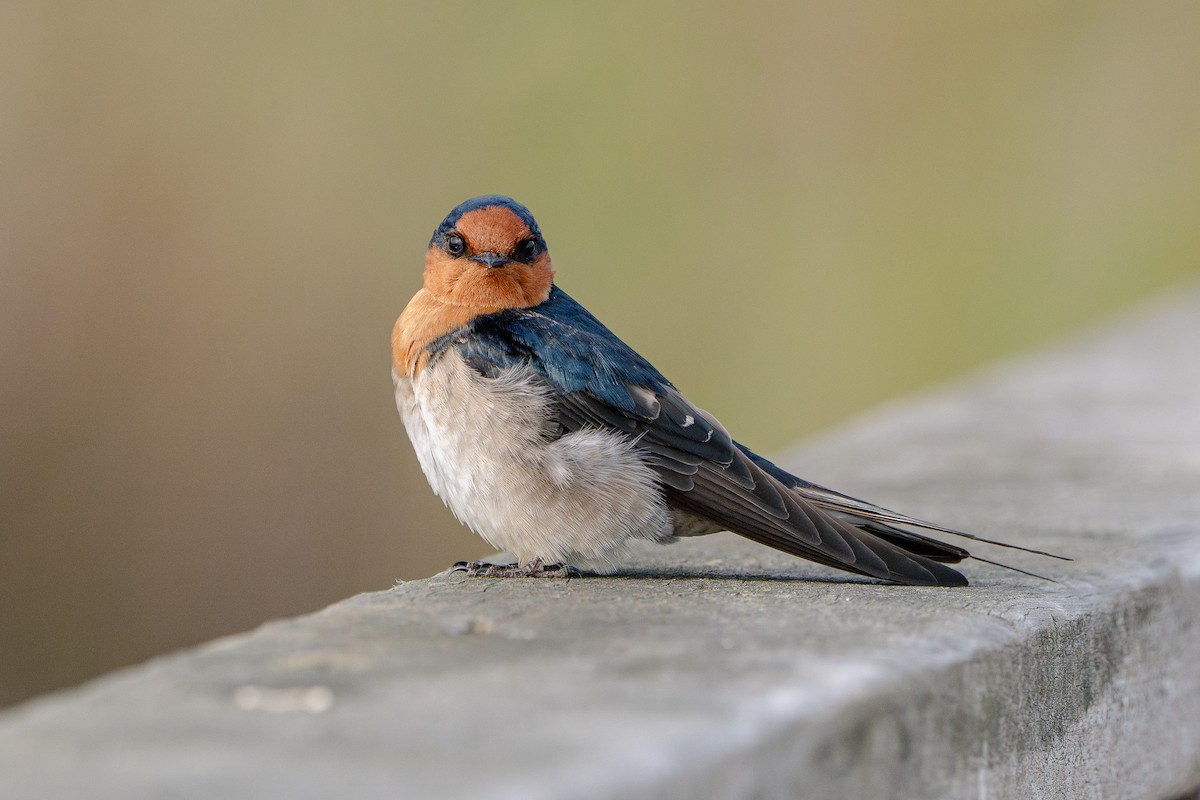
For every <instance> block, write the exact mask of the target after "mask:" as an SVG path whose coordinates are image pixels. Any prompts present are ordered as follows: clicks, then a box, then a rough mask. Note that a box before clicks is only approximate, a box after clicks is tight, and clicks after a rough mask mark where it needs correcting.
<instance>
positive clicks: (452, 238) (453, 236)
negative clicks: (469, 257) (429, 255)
mask: <svg viewBox="0 0 1200 800" xmlns="http://www.w3.org/2000/svg"><path fill="white" fill-rule="evenodd" d="M446 252H447V253H449V254H450V255H452V256H454V257H455V258H457V257H459V256H461V255H462V254H463V253H465V252H467V243H466V242H464V241H463V238H462V237H461V236H459V235H458V234H457V233H448V234H446Z"/></svg>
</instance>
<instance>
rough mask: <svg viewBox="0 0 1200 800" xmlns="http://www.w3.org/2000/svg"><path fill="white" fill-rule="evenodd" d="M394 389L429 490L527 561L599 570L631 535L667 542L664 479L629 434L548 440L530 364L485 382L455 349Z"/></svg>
mask: <svg viewBox="0 0 1200 800" xmlns="http://www.w3.org/2000/svg"><path fill="white" fill-rule="evenodd" d="M395 384H396V406H397V407H398V408H399V409H400V416H401V417H402V418H403V420H404V425H405V427H406V428H407V429H408V435H409V437H410V438H411V439H412V442H413V447H414V448H415V450H416V452H417V458H418V459H419V460H420V462H421V468H422V469H423V470H424V471H425V477H426V478H428V479H429V484H430V485H431V486H432V487H433V490H434V492H436V493H437V495H438V496H439V497H441V498H442V500H444V501H445V503H446V505H448V506H449V507H450V509H451V510H452V511H453V512H454V514H455V516H457V517H458V518H459V519H460V520H461V521H462V522H464V523H465V524H467V525H468V526H470V528H471V529H472V530H474V531H475V532H476V533H478V534H479V535H481V536H483V538H485V539H487V540H488V542H490V543H491V544H492V545H493V546H495V547H497V548H500V549H503V550H508V551H509V552H511V553H513V554H514V555H516V556H517V558H518V559H519V560H520V561H521V562H522V563H525V562H527V561H531V560H533V559H535V558H540V559H542V561H543V562H545V563H573V564H577V565H583V564H587V565H589V566H593V567H604V566H607V565H611V564H612V563H613V561H614V559H615V558H617V557H619V555H620V553H621V551H622V550H623V549H624V546H625V545H626V544H627V543H628V542H629V541H630V540H631V539H653V540H657V541H669V540H670V539H671V531H672V519H671V515H670V513H669V512H668V510H667V508H666V506H665V504H664V502H663V499H662V492H661V490H660V489H659V486H658V480H657V478H656V477H655V474H654V472H653V471H652V470H651V469H650V468H649V467H647V466H646V465H645V463H643V461H642V460H641V458H640V457H639V456H638V454H637V452H636V451H635V449H634V447H633V444H632V442H631V441H630V440H629V439H628V437H625V436H621V435H619V434H616V433H612V432H608V431H600V430H591V429H584V430H580V431H576V432H574V433H568V434H566V435H564V436H562V437H561V438H558V439H555V440H553V441H549V440H548V439H547V437H546V436H545V435H544V432H545V430H546V428H547V426H548V424H549V423H550V420H551V415H550V410H549V405H550V404H549V399H548V397H547V394H546V391H545V389H544V388H543V387H542V386H541V385H540V384H539V382H538V381H537V379H536V378H535V376H534V375H533V373H532V371H531V370H529V369H528V368H519V369H514V370H510V371H507V372H505V373H502V374H501V375H499V376H497V377H496V378H486V377H484V376H482V375H480V374H479V373H478V372H476V371H475V370H473V369H471V368H470V367H469V366H468V365H467V364H466V362H465V361H463V359H462V357H461V356H459V355H458V354H457V353H455V352H453V351H449V352H445V353H443V354H442V355H441V356H440V357H439V358H437V359H436V360H435V361H434V362H433V363H432V364H430V365H429V366H428V367H427V368H426V369H424V370H423V371H422V372H421V373H420V374H419V375H418V376H417V377H416V378H415V379H409V378H399V377H396V378H395Z"/></svg>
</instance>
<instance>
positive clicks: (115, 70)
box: [0, 0, 1200, 704]
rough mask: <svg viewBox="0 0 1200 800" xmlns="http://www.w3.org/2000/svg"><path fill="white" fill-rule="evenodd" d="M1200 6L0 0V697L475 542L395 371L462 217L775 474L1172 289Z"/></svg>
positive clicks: (1195, 149) (329, 593)
mask: <svg viewBox="0 0 1200 800" xmlns="http://www.w3.org/2000/svg"><path fill="white" fill-rule="evenodd" d="M1198 9H1200V6H1198V5H1197V4H1195V3H1190V2H1180V3H1170V2H1147V3H1139V4H1132V3H1129V4H1127V3H1104V2H1099V3H1045V2H1032V1H1031V2H1020V3H1013V4H1000V5H992V4H982V3H976V4H958V3H944V2H926V1H924V0H919V1H918V2H908V3H888V2H870V1H867V2H857V3H847V4H825V5H824V6H823V7H820V8H818V7H815V6H814V7H808V6H803V7H800V6H796V7H793V5H792V4H783V3H779V4H776V3H769V2H748V3H739V4H729V5H716V4H696V3H684V2H672V3H661V4H646V3H609V4H587V5H584V4H555V3H532V2H531V3H517V4H492V3H480V4H471V3H443V4H427V5H426V4H422V5H420V6H418V5H416V4H411V5H410V4H403V3H385V2H367V3H339V4H333V3H327V4H318V3H313V4H301V3H291V2H259V3H224V2H217V3H174V2H172V3H121V4H107V3H104V4H101V3H85V2H78V3H48V2H41V3H36V2H24V3H23V2H10V3H4V4H2V5H0V286H2V287H3V288H2V292H0V332H2V335H3V347H2V349H0V365H2V368H3V382H2V384H0V592H2V598H3V608H2V610H0V704H2V703H6V702H12V701H15V700H17V699H19V698H21V697H24V696H28V695H30V694H32V693H36V692H40V691H44V690H47V689H50V688H54V687H57V686H63V685H67V684H70V683H73V682H77V681H79V680H81V679H83V678H86V677H88V676H90V675H93V674H96V673H98V672H100V671H103V670H106V669H110V668H113V667H115V666H118V665H121V664H126V663H131V662H134V661H137V660H140V659H143V658H146V657H148V656H150V655H152V654H154V653H158V652H162V651H165V650H168V649H171V648H175V647H179V646H181V645H185V644H189V643H193V642H198V641H202V640H205V639H208V638H211V637H213V636H216V635H219V634H222V633H227V632H232V631H237V630H240V629H244V628H247V627H250V626H253V625H255V624H256V623H258V622H260V621H262V620H264V619H267V618H270V617H274V616H279V615H290V614H296V613H299V612H303V611H306V610H309V609H315V608H319V607H321V606H322V605H324V604H326V603H329V602H331V601H334V600H337V599H339V598H342V597H345V596H347V595H349V594H351V593H354V592H358V591H363V590H369V589H382V588H386V587H387V586H389V585H390V584H391V583H392V581H393V580H395V579H397V578H415V577H419V576H423V575H428V574H431V573H433V572H435V571H437V570H439V569H441V568H444V567H445V566H446V565H447V564H448V563H449V562H451V561H453V560H455V559H458V558H464V557H470V556H477V555H480V554H482V553H483V552H486V546H485V545H483V543H482V542H481V541H480V540H478V539H476V538H475V537H473V536H472V535H470V534H469V533H467V532H465V531H464V530H462V529H461V528H459V527H458V525H457V524H456V523H455V522H454V521H453V520H452V519H451V518H450V516H449V514H448V512H446V511H445V510H444V509H443V508H442V506H441V504H440V503H439V502H438V501H437V500H436V499H435V498H434V497H433V496H432V494H431V493H430V492H429V490H428V488H427V487H426V485H425V482H424V480H423V478H422V477H421V475H420V473H419V471H418V468H417V466H416V463H415V461H414V459H413V457H412V455H411V451H410V449H409V446H408V444H407V440H406V438H405V436H404V433H403V429H402V427H401V424H400V422H399V420H398V418H397V416H396V413H395V410H394V407H393V405H392V390H391V385H390V380H389V377H388V363H389V362H388V350H387V341H388V333H389V330H390V326H391V324H392V321H393V319H394V318H395V316H396V315H397V314H398V313H399V311H400V310H401V308H403V306H404V304H405V302H406V301H407V299H408V297H409V296H410V295H411V293H412V292H413V291H414V290H415V289H416V288H417V286H418V285H419V281H420V267H421V263H422V252H423V250H424V247H425V244H426V242H427V241H428V237H429V235H430V232H431V231H432V229H433V227H434V226H435V225H436V224H437V223H438V222H439V221H440V219H441V218H442V216H443V215H444V214H445V213H446V212H447V211H448V210H449V209H450V208H451V207H452V206H454V205H455V204H456V203H458V202H459V201H461V200H463V199H465V198H467V197H469V196H472V195H476V194H481V193H485V192H502V193H507V194H511V195H514V196H515V197H517V198H518V199H520V200H522V201H523V202H525V203H526V204H527V205H529V206H530V208H531V209H532V210H533V212H534V213H535V214H536V215H537V216H538V219H539V221H540V222H541V223H542V227H543V229H544V230H545V232H546V235H547V238H548V240H549V243H550V247H551V251H552V253H553V254H554V257H555V262H556V264H557V265H558V268H559V278H560V283H561V285H563V286H564V288H566V289H567V290H568V291H569V292H571V293H572V294H574V295H575V296H576V297H577V298H579V299H580V300H581V301H583V302H584V303H585V304H587V305H588V306H589V307H590V308H591V309H592V310H593V311H595V312H596V313H597V314H598V315H599V316H600V317H601V318H602V319H604V320H606V321H607V322H608V323H609V324H610V325H611V327H613V328H614V329H615V330H616V331H617V332H618V333H619V334H621V335H622V336H623V337H624V338H626V339H627V341H629V342H631V343H632V344H633V345H634V346H635V347H637V348H638V349H639V350H641V351H642V352H643V353H645V354H646V355H647V356H648V357H650V358H651V359H652V360H653V361H654V362H655V363H656V364H657V365H658V366H659V367H660V368H661V369H663V371H664V372H666V373H667V374H668V375H670V376H671V377H672V378H674V379H675V382H676V383H677V384H678V385H679V386H681V388H683V389H684V390H685V391H686V392H687V393H688V394H689V395H690V396H691V397H693V399H695V400H696V401H697V402H698V403H699V404H700V405H702V406H703V407H706V408H708V409H710V410H712V411H713V412H715V413H717V414H718V415H719V416H720V417H721V418H722V419H723V421H724V422H725V423H726V425H727V426H728V427H729V428H731V429H732V430H733V431H735V433H736V434H737V435H738V436H739V438H741V439H742V440H743V441H745V442H747V443H749V444H751V445H753V446H755V447H757V448H759V449H762V450H766V451H770V450H771V449H772V448H778V447H781V446H782V445H784V444H785V443H788V442H790V441H792V440H794V439H796V438H797V437H799V436H801V435H803V434H805V433H808V432H811V431H813V430H815V429H817V428H820V427H822V426H827V425H829V424H831V423H833V422H835V421H837V420H840V419H842V418H844V417H846V416H847V415H849V414H851V413H853V412H855V411H857V410H860V409H863V408H866V407H868V406H871V405H873V404H876V403H879V402H880V401H882V400H884V399H886V398H888V397H891V396H895V395H899V394H903V393H905V392H908V391H910V390H912V389H913V388H915V387H919V386H922V385H925V384H928V383H930V382H932V381H937V380H940V379H943V378H946V377H947V376H951V375H953V374H955V373H958V372H961V371H963V370H965V369H968V368H970V367H972V366H974V365H976V364H979V363H982V362H985V361H987V360H988V359H992V358H994V357H996V356H998V355H1001V354H1004V353H1008V352H1011V351H1014V350H1018V349H1020V348H1024V347H1027V346H1029V345H1031V344H1033V343H1036V342H1038V341H1042V340H1044V339H1046V338H1048V337H1051V336H1053V335H1055V334H1058V333H1060V332H1062V331H1065V330H1068V329H1071V328H1073V327H1077V326H1079V325H1080V324H1082V323H1084V322H1086V321H1088V320H1092V319H1094V318H1097V317H1099V316H1101V315H1103V314H1105V313H1108V312H1110V311H1112V310H1114V309H1116V308H1119V307H1121V306H1122V305H1125V304H1128V303H1129V302H1131V301H1132V300H1134V299H1135V298H1137V297H1139V296H1142V295H1144V294H1146V293H1148V292H1150V291H1152V290H1155V289H1158V288H1160V287H1164V286H1167V285H1170V284H1171V283H1172V282H1176V281H1179V280H1182V279H1184V278H1185V276H1187V275H1190V274H1194V273H1195V272H1196V270H1197V264H1198V263H1200V226H1198V225H1197V220H1198V219H1200V146H1198V145H1200V92H1198V91H1197V86H1198V85H1200V48H1197V47H1196V42H1195V34H1196V32H1197V31H1198V30H1200V10H1198ZM808 477H811V478H814V479H817V480H819V479H820V477H821V476H820V474H819V470H818V471H816V472H814V473H813V474H811V475H808ZM843 488H847V489H852V488H853V487H843Z"/></svg>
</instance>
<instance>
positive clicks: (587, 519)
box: [392, 195, 1050, 586]
mask: <svg viewBox="0 0 1200 800" xmlns="http://www.w3.org/2000/svg"><path fill="white" fill-rule="evenodd" d="M392 370H393V373H392V374H393V379H394V382H395V388H396V405H397V407H398V408H399V410H400V416H401V417H402V418H403V420H404V425H405V427H406V428H407V430H408V435H409V437H410V438H411V439H412V443H413V447H414V448H415V450H416V453H417V458H418V459H419V461H420V463H421V468H422V469H423V470H424V472H425V476H426V477H427V478H428V479H429V483H430V485H431V486H432V487H433V490H434V492H436V493H437V495H438V496H439V497H441V498H442V500H443V501H445V503H446V505H448V506H449V507H450V509H451V510H452V511H453V512H454V514H455V515H456V516H457V517H458V518H459V520H461V521H462V522H464V523H465V524H466V525H468V526H469V527H470V528H471V529H472V530H474V531H475V532H476V533H478V534H479V535H481V536H482V537H483V538H484V539H486V540H487V541H488V542H489V543H490V544H492V545H493V546H494V547H496V548H499V549H502V550H507V551H509V552H511V553H513V554H515V555H516V556H517V558H518V563H517V564H513V565H491V564H482V563H479V562H474V563H471V564H465V563H464V564H463V568H465V569H466V570H467V571H468V572H469V573H471V574H475V575H496V576H516V575H566V574H571V572H572V569H571V566H569V565H576V566H589V567H592V568H598V569H601V570H604V569H606V568H611V567H612V566H613V565H614V564H615V563H616V562H617V561H618V560H619V559H620V558H621V556H622V553H623V551H624V550H625V548H626V545H627V544H628V543H629V542H632V541H634V540H638V539H647V540H651V541H655V542H662V543H668V542H673V541H676V540H677V539H678V538H680V537H685V536H697V535H701V534H707V533H713V532H716V531H725V530H727V531H733V532H734V533H738V534H741V535H742V536H745V537H747V538H749V539H752V540H754V541H756V542H760V543H762V544H765V545H768V546H770V547H774V548H776V549H778V550H782V551H784V552H786V553H791V554H793V555H796V556H800V557H802V558H807V559H809V560H811V561H815V562H817V563H819V564H825V565H827V566H830V567H836V568H838V569H843V570H847V571H849V572H854V573H858V574H861V575H868V576H871V577H875V578H882V579H884V580H888V581H895V582H897V583H903V584H916V585H936V586H961V585H965V584H966V583H967V579H966V578H965V577H964V576H963V575H962V573H960V572H958V571H957V570H955V569H952V568H951V567H948V566H946V565H947V564H954V563H958V562H960V561H962V560H963V559H965V558H968V557H970V555H971V554H970V553H968V552H967V551H966V550H965V549H963V548H962V547H958V546H955V545H952V544H948V543H946V542H942V541H938V540H937V539H933V538H930V537H928V536H925V535H923V534H919V533H915V532H912V531H909V530H905V529H902V528H899V527H896V525H907V526H915V527H919V528H925V529H930V530H936V531H942V532H945V533H951V534H955V535H959V536H965V537H967V538H970V539H979V537H974V536H971V535H969V534H965V533H962V532H961V531H955V530H952V529H949V528H944V527H941V526H939V525H934V524H932V523H928V522H923V521H921V520H918V519H914V518H912V517H908V516H905V515H903V514H898V513H895V512H893V511H889V510H887V509H885V508H881V507H880V506H877V505H874V504H872V503H868V502H865V501H862V500H857V499H855V498H853V497H849V496H847V495H844V494H841V493H839V492H835V491H833V490H832V489H826V488H824V487H822V486H818V485H816V484H814V483H810V482H809V481H806V480H804V479H802V478H798V477H796V476H795V475H792V474H790V473H789V472H786V471H785V470H783V469H780V468H779V467H778V466H776V465H775V464H772V463H771V462H770V461H768V460H766V459H765V458H762V457H761V456H758V455H756V454H755V453H753V452H751V451H750V450H749V449H748V448H746V447H745V446H743V445H741V444H739V443H737V442H736V441H734V440H733V439H732V438H731V437H730V435H729V433H728V432H727V431H726V430H725V428H723V427H722V426H721V424H720V423H719V422H717V420H716V419H715V418H714V417H713V416H712V415H710V414H708V413H707V412H705V411H702V410H701V409H699V408H697V407H696V406H694V405H692V404H691V403H690V402H688V400H687V399H686V398H684V396H683V395H682V394H680V392H679V390H678V389H676V388H675V387H674V386H673V385H672V384H671V382H670V381H668V380H667V379H666V378H664V377H663V376H662V374H661V373H659V371H658V370H656V369H655V368H654V367H653V366H651V364H650V363H649V362H648V361H646V359H644V358H642V357H641V356H640V355H638V354H637V353H636V352H634V350H633V349H632V348H630V347H629V346H628V345H626V344H625V343H624V342H623V341H621V340H620V339H619V338H617V336H616V335H614V334H613V333H612V332H611V331H609V330H608V328H606V327H605V326H604V325H603V324H601V322H600V321H599V320H597V319H596V318H595V317H593V316H592V315H591V314H589V313H588V312H587V310H586V309H584V308H583V306H581V305H579V303H577V302H575V301H574V300H572V299H571V298H570V297H569V296H568V295H567V294H566V292H564V291H563V290H562V289H560V288H558V287H557V286H556V285H555V284H554V266H553V264H552V263H551V261H550V254H549V253H548V252H547V250H546V242H545V240H544V239H543V238H542V233H541V231H540V230H539V229H538V225H537V222H535V221H534V219H533V216H532V215H531V214H530V213H529V210H528V209H526V208H525V206H523V205H521V204H520V203H517V202H516V201H514V200H512V199H511V198H508V197H503V196H500V195H488V196H485V197H476V198H474V199H471V200H468V201H466V202H465V203H463V204H461V205H460V206H458V207H457V208H455V209H454V210H453V211H451V212H450V214H449V215H448V216H447V217H446V218H445V219H444V220H442V223H441V224H440V225H439V226H438V227H437V230H436V231H434V234H433V238H432V239H431V240H430V242H429V249H428V251H427V253H426V255H425V273H424V286H423V287H422V288H421V289H420V290H419V291H418V292H417V293H416V295H415V296H414V297H413V298H412V300H411V301H410V302H409V304H408V306H407V307H406V308H405V309H404V312H403V313H402V314H401V315H400V318H399V319H398V320H397V322H396V326H395V328H394V329H393V332H392ZM980 541H990V540H986V539H981V540H980ZM991 543H993V544H1002V543H1000V542H991ZM1005 546H1012V547H1015V546H1014V545H1005ZM1017 549H1026V548H1017ZM1032 552H1040V551H1032ZM1043 555H1050V554H1048V553H1043ZM979 560H983V561H986V559H979ZM989 563H995V562H989ZM1002 566H1003V565H1002ZM1018 571H1022V570H1018Z"/></svg>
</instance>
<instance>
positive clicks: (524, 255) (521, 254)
mask: <svg viewBox="0 0 1200 800" xmlns="http://www.w3.org/2000/svg"><path fill="white" fill-rule="evenodd" d="M537 254H538V243H537V239H526V240H525V241H523V242H521V243H520V244H518V245H517V251H516V253H514V255H515V256H516V257H517V260H518V261H533V259H534V258H536V257H537Z"/></svg>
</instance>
